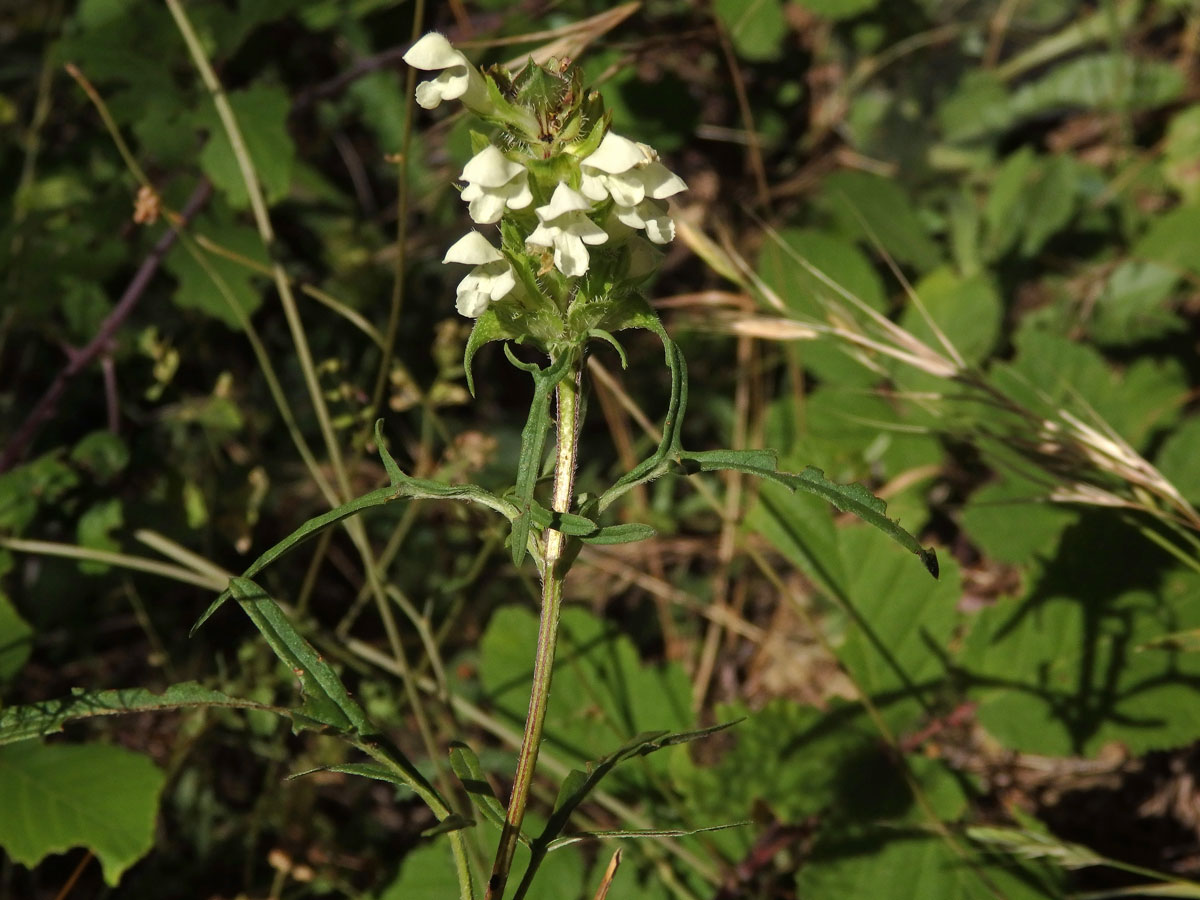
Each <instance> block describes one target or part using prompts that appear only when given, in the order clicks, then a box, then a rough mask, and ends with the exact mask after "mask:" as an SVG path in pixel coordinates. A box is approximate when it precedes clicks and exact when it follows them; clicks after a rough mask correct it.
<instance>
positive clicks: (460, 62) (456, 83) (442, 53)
mask: <svg viewBox="0 0 1200 900" xmlns="http://www.w3.org/2000/svg"><path fill="white" fill-rule="evenodd" d="M404 61H405V62H406V63H408V64H409V65H410V66H412V67H413V68H414V69H423V70H425V71H426V72H438V73H439V74H438V76H437V77H436V78H434V79H433V80H431V81H422V82H421V83H420V84H418V85H417V103H419V104H420V105H421V106H422V107H423V108H425V109H433V108H434V107H436V106H438V105H439V104H440V103H441V102H442V101H443V100H458V99H461V100H462V102H463V105H464V106H466V107H467V108H468V109H471V110H474V111H476V112H486V111H488V110H490V109H491V106H492V104H491V101H490V100H489V99H488V93H487V86H486V85H485V84H484V81H483V76H482V75H480V74H479V70H478V69H476V68H475V67H474V66H473V65H471V62H470V60H468V59H467V58H466V57H465V56H463V55H462V53H460V52H459V51H458V50H455V49H454V48H453V47H452V46H450V42H449V41H448V40H446V39H445V38H444V37H443V36H442V35H440V34H438V33H437V32H436V31H431V32H429V34H427V35H425V36H424V37H423V38H421V39H420V40H419V41H417V42H416V43H415V44H413V45H412V47H410V48H409V50H408V52H407V53H405V54H404ZM439 70H440V72H439Z"/></svg>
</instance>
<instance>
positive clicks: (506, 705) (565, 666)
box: [478, 606, 692, 779]
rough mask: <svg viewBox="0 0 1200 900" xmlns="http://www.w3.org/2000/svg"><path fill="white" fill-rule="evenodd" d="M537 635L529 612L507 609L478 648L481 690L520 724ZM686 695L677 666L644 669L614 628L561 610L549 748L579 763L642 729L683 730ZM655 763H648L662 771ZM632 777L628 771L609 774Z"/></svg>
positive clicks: (548, 718) (575, 610) (686, 722)
mask: <svg viewBox="0 0 1200 900" xmlns="http://www.w3.org/2000/svg"><path fill="white" fill-rule="evenodd" d="M537 631H538V622H537V617H536V616H535V615H534V614H533V613H532V612H530V611H528V610H526V609H523V608H518V607H512V606H505V607H501V608H500V609H499V610H497V611H496V613H495V614H494V615H493V616H492V619H491V621H490V622H489V623H488V627H487V631H486V632H485V633H484V635H483V638H482V640H481V641H480V645H479V664H478V665H479V678H480V681H481V682H482V685H483V689H484V691H485V692H486V693H487V695H488V697H489V699H490V701H491V703H492V705H493V707H494V709H495V710H496V713H497V714H498V715H499V716H500V717H501V718H502V719H503V720H505V721H509V722H512V723H514V724H517V725H519V724H520V723H521V722H523V721H524V720H525V712H526V709H527V707H528V705H529V685H530V679H531V676H532V674H533V660H534V653H535V649H536V646H537ZM690 696H691V689H690V685H689V682H688V679H687V676H686V675H685V674H684V672H683V670H682V668H680V667H679V666H678V665H677V664H674V663H672V664H669V665H664V666H648V665H643V664H642V662H641V659H640V658H639V656H638V653H637V651H636V650H635V649H634V646H633V643H632V642H631V641H630V640H629V638H627V637H625V636H624V635H622V634H621V633H620V632H619V631H618V630H617V629H616V628H615V627H614V626H613V625H612V624H611V623H608V622H604V621H602V620H599V619H597V618H595V617H593V616H592V615H591V614H590V613H588V612H587V611H586V610H584V609H580V608H577V607H567V608H565V609H564V610H563V611H562V617H561V619H560V623H559V643H558V653H557V655H556V659H555V664H554V689H553V691H552V693H551V695H550V708H549V710H548V712H547V715H546V729H545V733H546V741H547V747H554V748H556V750H557V751H558V752H559V753H560V754H561V755H562V756H563V757H565V758H567V759H568V760H570V761H572V763H573V764H582V763H584V762H586V761H588V760H590V759H593V758H594V757H595V752H596V748H597V747H606V746H612V745H613V744H619V743H621V742H624V741H627V740H628V736H629V735H631V734H638V733H639V732H641V731H644V730H646V729H651V728H655V729H662V730H665V733H669V732H670V731H672V730H674V731H683V730H686V729H687V728H689V727H690V726H691V725H692V715H691V706H690V704H691V701H690ZM660 733H664V732H660ZM657 760H658V757H652V758H651V759H650V760H648V763H649V764H651V765H652V766H657V767H661V765H662V764H661V763H658V762H656V761H657ZM636 774H637V770H636V769H634V768H630V769H623V770H621V771H620V772H619V773H617V774H616V775H614V776H613V777H615V778H621V779H624V778H627V777H634V776H635V775H636Z"/></svg>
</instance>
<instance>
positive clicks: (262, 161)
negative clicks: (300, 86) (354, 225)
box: [197, 82, 296, 209]
mask: <svg viewBox="0 0 1200 900" xmlns="http://www.w3.org/2000/svg"><path fill="white" fill-rule="evenodd" d="M228 96H229V105H230V106H231V107H233V114H234V117H235V118H236V119H237V122H238V127H239V128H240V129H241V132H242V137H243V139H244V140H245V144H246V151H247V152H248V153H249V154H250V160H251V161H252V163H253V165H254V169H255V172H256V173H257V174H258V180H259V182H260V183H261V185H262V191H263V194H264V196H265V197H266V201H267V203H276V202H278V201H279V200H282V199H283V198H284V197H286V196H287V195H288V189H289V188H290V187H291V184H292V164H293V161H294V160H295V156H296V148H295V146H294V145H293V144H292V139H291V137H290V136H289V135H288V131H287V118H288V113H289V112H290V110H291V101H290V100H289V99H288V95H287V92H286V91H284V90H282V89H281V88H279V87H276V86H274V85H270V84H266V83H264V82H256V83H255V84H253V85H252V86H251V87H249V88H246V89H245V90H241V91H232V92H230V93H229V95H228ZM197 125H198V126H199V127H200V128H202V129H205V130H207V131H208V142H207V143H206V144H205V145H204V149H203V150H202V151H201V153H200V167H201V168H202V169H203V170H204V174H205V175H207V176H208V177H209V179H210V180H211V181H212V183H213V184H214V185H215V186H216V187H217V189H218V190H219V191H221V192H222V194H223V195H224V196H225V199H226V200H227V202H228V203H229V205H230V206H232V207H234V208H235V209H246V208H248V207H249V205H250V199H249V195H248V194H247V193H246V183H245V181H244V180H243V177H242V171H241V169H240V168H239V164H238V160H237V158H236V156H235V155H234V152H233V148H232V146H231V145H230V143H229V138H228V136H227V135H226V134H225V129H224V128H222V127H221V122H220V119H219V118H218V116H217V112H216V109H215V108H214V107H212V106H211V105H208V106H206V107H205V108H204V109H203V111H202V112H201V113H200V115H199V116H198V117H197Z"/></svg>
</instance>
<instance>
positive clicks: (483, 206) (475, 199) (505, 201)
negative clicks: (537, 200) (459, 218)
mask: <svg viewBox="0 0 1200 900" xmlns="http://www.w3.org/2000/svg"><path fill="white" fill-rule="evenodd" d="M458 177H459V179H460V180H461V181H465V182H467V186H466V187H465V188H463V192H462V198H463V200H465V201H467V204H468V209H469V211H470V213H471V219H472V220H473V221H475V222H478V223H479V224H480V225H491V224H492V223H494V222H499V221H500V217H501V216H502V215H504V208H505V207H508V208H509V209H524V208H525V207H527V206H528V205H529V204H530V203H532V202H533V192H532V191H530V190H529V172H528V170H527V169H526V168H525V167H524V166H523V165H521V164H520V163H515V162H513V161H512V160H510V159H509V158H508V157H506V156H505V155H504V154H503V153H501V152H500V151H499V150H498V149H496V147H495V146H494V145H492V144H488V145H487V146H486V147H485V148H484V149H483V150H481V151H480V152H479V153H476V154H475V155H474V156H473V157H472V158H471V160H470V162H468V163H467V165H466V167H465V168H463V170H462V174H461V175H459V176H458Z"/></svg>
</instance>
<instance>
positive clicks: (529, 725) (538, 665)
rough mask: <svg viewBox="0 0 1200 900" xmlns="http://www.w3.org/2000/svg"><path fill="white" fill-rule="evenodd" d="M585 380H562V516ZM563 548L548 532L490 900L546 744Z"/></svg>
mask: <svg viewBox="0 0 1200 900" xmlns="http://www.w3.org/2000/svg"><path fill="white" fill-rule="evenodd" d="M582 375H583V366H582V364H581V363H580V362H579V361H576V362H575V363H574V364H573V365H572V366H571V368H570V369H568V371H567V373H566V374H565V375H564V376H563V380H562V381H560V382H559V384H558V388H557V390H556V399H557V403H558V415H557V427H556V430H557V440H556V443H555V447H556V451H555V456H554V491H553V495H552V498H551V508H552V509H553V510H554V511H555V512H560V513H565V512H570V511H571V501H572V500H573V498H574V489H575V464H576V457H577V455H578V451H579V393H580V386H581V378H582ZM565 546H566V537H565V536H564V535H563V533H562V532H561V531H555V530H554V529H553V528H547V529H546V553H545V557H544V560H543V563H542V614H541V620H540V622H539V624H538V642H537V655H536V656H535V657H534V662H533V688H532V690H531V692H530V695H529V712H528V713H527V714H526V716H525V734H524V736H523V737H522V739H521V751H520V753H519V754H518V756H517V771H516V774H515V775H514V776H513V787H512V796H511V797H510V798H509V801H508V814H507V816H506V817H505V819H504V829H503V831H501V833H500V846H499V847H498V848H497V850H496V861H495V863H494V864H493V866H492V875H491V878H490V879H488V889H487V895H486V896H487V900H500V898H502V897H503V896H504V887H505V885H506V884H507V882H508V873H509V870H510V869H511V868H512V861H513V854H514V853H515V852H516V849H517V836H518V835H519V834H520V833H521V822H522V821H523V820H524V819H525V807H526V805H527V804H528V802H529V787H530V785H531V784H532V783H533V769H534V766H535V765H536V764H537V758H538V750H539V749H540V748H541V744H542V726H543V725H544V724H545V721H546V708H547V706H548V704H549V700H550V679H551V676H552V674H553V669H554V651H555V648H556V647H557V645H558V616H559V611H560V609H561V608H562V596H563V579H564V578H565V576H566V568H567V566H566V565H563V564H562V563H563V562H564V560H563V550H564V548H565Z"/></svg>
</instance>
